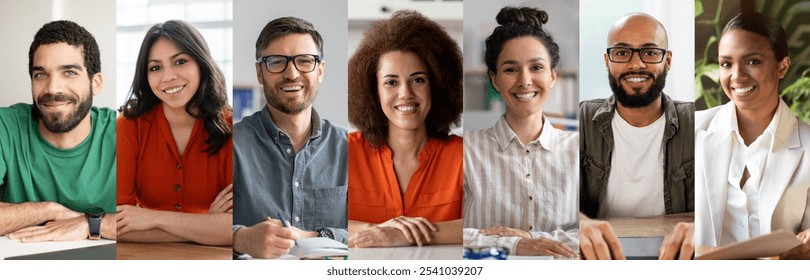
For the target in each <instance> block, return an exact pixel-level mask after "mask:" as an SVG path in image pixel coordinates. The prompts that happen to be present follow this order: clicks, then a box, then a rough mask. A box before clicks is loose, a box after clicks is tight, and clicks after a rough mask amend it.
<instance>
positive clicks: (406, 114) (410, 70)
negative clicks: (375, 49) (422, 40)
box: [377, 51, 431, 134]
mask: <svg viewBox="0 0 810 280" xmlns="http://www.w3.org/2000/svg"><path fill="white" fill-rule="evenodd" d="M377 92H378V94H379V98H380V105H381V106H382V111H383V113H384V114H385V116H386V117H387V118H388V130H389V131H391V130H393V129H401V130H421V131H422V132H425V133H426V131H427V130H426V127H425V119H426V118H427V115H428V113H429V112H430V105H431V95H430V94H431V92H430V78H429V77H428V69H427V67H426V66H425V64H424V63H423V62H422V60H421V59H419V57H418V56H416V54H414V53H412V52H401V51H392V52H388V53H386V54H383V55H382V56H381V57H380V61H379V64H378V68H377ZM389 134H390V133H389Z"/></svg>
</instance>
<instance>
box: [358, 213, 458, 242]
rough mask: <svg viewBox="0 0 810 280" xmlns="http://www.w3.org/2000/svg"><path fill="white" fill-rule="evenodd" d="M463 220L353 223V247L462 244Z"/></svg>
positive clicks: (398, 219) (399, 220)
mask: <svg viewBox="0 0 810 280" xmlns="http://www.w3.org/2000/svg"><path fill="white" fill-rule="evenodd" d="M461 228H462V220H461V219H456V220H451V221H446V222H436V223H432V222H430V221H429V220H427V219H425V218H422V217H405V216H401V217H396V218H393V219H390V220H388V221H385V222H383V223H379V224H375V223H367V222H361V221H356V220H349V247H398V246H411V245H417V246H422V245H428V244H460V243H461V242H462V239H461V236H460V235H459V233H460V232H461Z"/></svg>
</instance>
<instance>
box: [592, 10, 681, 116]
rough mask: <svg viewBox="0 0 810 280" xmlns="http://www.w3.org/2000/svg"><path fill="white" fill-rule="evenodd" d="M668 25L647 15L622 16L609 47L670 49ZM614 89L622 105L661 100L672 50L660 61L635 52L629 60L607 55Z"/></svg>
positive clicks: (610, 35) (611, 36)
mask: <svg viewBox="0 0 810 280" xmlns="http://www.w3.org/2000/svg"><path fill="white" fill-rule="evenodd" d="M667 45H668V43H667V34H666V30H665V29H664V27H663V26H662V25H661V24H660V23H659V22H658V21H657V20H656V19H654V18H652V17H651V16H649V15H646V14H633V15H629V16H626V17H624V18H622V19H620V20H619V21H618V22H616V24H615V25H614V26H613V28H611V30H610V33H609V34H608V47H625V48H636V49H638V48H663V49H666V48H667ZM604 60H605V66H606V67H607V70H608V74H609V76H608V78H609V80H610V82H611V89H613V92H614V95H615V96H616V99H617V101H618V102H619V104H620V105H623V106H625V107H630V108H633V107H644V106H647V105H649V104H651V103H652V102H653V101H656V100H659V99H660V94H661V91H662V90H663V86H664V83H665V81H666V73H667V71H668V70H669V67H670V63H671V62H672V52H669V51H668V52H667V54H666V55H665V57H664V60H663V61H662V62H660V63H645V62H643V61H641V59H640V57H639V53H633V56H632V59H631V60H630V61H629V62H625V63H621V62H612V61H610V59H609V57H608V54H607V53H605V55H604Z"/></svg>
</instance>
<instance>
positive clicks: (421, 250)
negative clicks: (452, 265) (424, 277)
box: [349, 244, 464, 260]
mask: <svg viewBox="0 0 810 280" xmlns="http://www.w3.org/2000/svg"><path fill="white" fill-rule="evenodd" d="M463 254H464V249H463V247H462V246H461V244H458V245H431V246H422V247H419V246H408V247H391V248H349V259H350V260H460V259H462V257H463Z"/></svg>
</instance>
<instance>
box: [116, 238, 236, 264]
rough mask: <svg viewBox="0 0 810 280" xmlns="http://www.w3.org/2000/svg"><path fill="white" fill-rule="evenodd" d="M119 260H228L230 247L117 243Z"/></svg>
mask: <svg viewBox="0 0 810 280" xmlns="http://www.w3.org/2000/svg"><path fill="white" fill-rule="evenodd" d="M116 250H117V255H118V259H119V260H230V259H232V258H233V253H232V249H231V246H207V245H199V244H194V243H184V242H168V243H133V242H120V241H119V242H118V244H117V245H116Z"/></svg>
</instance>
